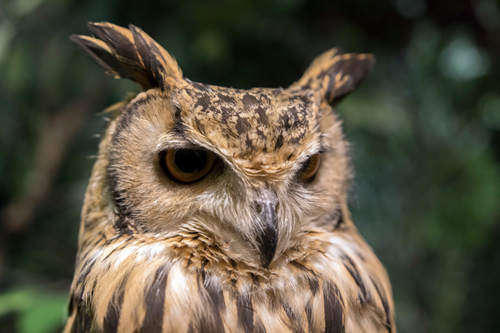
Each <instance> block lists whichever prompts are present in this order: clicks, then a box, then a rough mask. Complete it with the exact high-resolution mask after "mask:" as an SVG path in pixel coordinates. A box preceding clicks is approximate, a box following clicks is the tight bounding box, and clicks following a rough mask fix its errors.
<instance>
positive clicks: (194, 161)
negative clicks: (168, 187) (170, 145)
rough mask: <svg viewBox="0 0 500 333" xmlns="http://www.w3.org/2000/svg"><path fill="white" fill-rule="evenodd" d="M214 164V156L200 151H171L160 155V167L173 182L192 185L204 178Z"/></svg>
mask: <svg viewBox="0 0 500 333" xmlns="http://www.w3.org/2000/svg"><path fill="white" fill-rule="evenodd" d="M214 162H215V154H214V153H211V152H209V151H206V150H202V149H172V150H166V151H162V152H161V153H160V166H161V168H162V169H163V171H164V172H165V173H166V174H167V175H168V176H169V177H170V178H172V179H173V180H175V181H178V182H180V183H186V184H188V183H193V182H196V181H198V180H201V179H202V178H203V177H204V176H206V175H207V174H208V173H209V172H210V170H212V167H213V166H214Z"/></svg>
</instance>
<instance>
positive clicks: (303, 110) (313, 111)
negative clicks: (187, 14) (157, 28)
mask: <svg viewBox="0 0 500 333" xmlns="http://www.w3.org/2000/svg"><path fill="white" fill-rule="evenodd" d="M89 27H90V31H91V33H92V35H93V36H92V37H91V36H84V35H76V36H72V40H73V41H75V42H76V43H77V44H79V46H81V47H82V48H83V49H84V50H85V51H86V52H87V53H88V54H90V55H91V56H92V57H93V58H94V60H95V61H96V62H97V63H98V64H100V65H101V66H102V67H103V68H104V69H105V70H106V71H107V72H108V73H110V74H112V75H114V76H115V77H120V78H127V79H130V80H132V81H134V82H136V83H138V84H139V85H140V86H141V87H142V91H141V92H140V93H138V94H137V95H136V96H135V97H134V98H132V99H130V100H127V101H124V102H122V103H121V104H120V105H119V107H117V108H115V109H116V111H115V112H114V118H113V119H112V120H111V121H110V122H109V126H108V127H107V129H106V131H105V134H104V135H103V136H102V141H101V142H100V145H99V153H98V157H97V160H96V162H95V165H94V167H93V170H92V174H91V177H90V180H89V184H88V188H87V192H86V195H85V202H84V205H83V209H82V219H81V225H80V231H79V241H78V253H77V260H76V268H75V274H74V279H73V282H72V285H71V291H70V301H69V317H68V319H67V322H66V326H65V329H64V332H66V333H69V332H106V333H108V332H120V333H122V332H123V333H125V332H130V333H132V332H151V333H155V332H336V333H337V332H396V328H395V325H394V315H393V301H392V295H391V293H392V292H391V286H390V282H389V279H388V276H387V274H386V272H385V270H384V267H383V266H382V264H381V263H380V261H379V260H378V259H377V257H376V256H375V254H374V253H373V251H372V250H371V248H370V247H369V246H368V245H367V243H366V242H365V241H364V240H363V238H362V237H361V236H360V234H359V233H358V231H357V229H356V227H355V225H354V224H353V222H352V220H351V216H350V213H349V210H348V205H347V192H348V187H349V183H350V180H351V178H352V171H351V167H350V158H349V149H348V144H347V142H346V140H345V139H344V135H343V133H342V126H341V121H340V120H339V118H338V115H337V114H336V113H335V112H334V110H333V109H332V107H333V106H334V105H335V104H336V103H338V102H339V101H340V100H341V99H342V98H343V97H344V96H346V95H347V94H348V93H349V92H351V91H352V90H354V89H355V88H356V87H357V86H358V84H359V83H360V82H361V80H362V79H363V78H364V77H365V76H366V74H367V73H368V72H369V71H370V69H371V68H372V66H373V64H374V58H373V56H372V55H369V54H352V53H342V52H341V51H339V50H338V49H331V50H329V51H327V52H325V53H323V54H321V55H320V56H319V57H317V58H316V59H315V60H314V61H313V62H312V64H311V65H310V66H309V68H308V69H307V70H306V71H305V73H304V74H303V75H302V77H301V78H300V79H299V80H298V81H296V82H295V83H293V84H292V85H291V86H289V87H287V88H253V89H248V90H243V89H235V88H227V87H220V86H214V85H209V84H204V83H199V82H194V81H191V80H189V79H188V78H186V77H185V76H184V75H183V73H182V71H181V69H180V68H179V66H178V65H177V63H176V61H175V59H174V58H173V57H172V56H171V55H170V54H169V53H168V52H167V51H166V50H165V49H164V48H163V47H162V46H160V45H159V44H158V43H157V42H155V41H154V40H153V39H152V38H151V37H150V36H148V35H147V34H146V33H145V32H143V31H142V30H141V29H139V28H137V27H135V26H133V25H131V26H129V27H128V28H124V27H120V26H116V25H113V24H110V23H91V24H89Z"/></svg>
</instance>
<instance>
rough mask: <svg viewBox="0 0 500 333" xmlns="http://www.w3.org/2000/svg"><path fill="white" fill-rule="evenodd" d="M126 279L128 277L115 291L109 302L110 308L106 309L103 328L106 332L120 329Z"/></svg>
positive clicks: (112, 332) (113, 332)
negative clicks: (119, 323)
mask: <svg viewBox="0 0 500 333" xmlns="http://www.w3.org/2000/svg"><path fill="white" fill-rule="evenodd" d="M126 281H127V279H124V280H123V281H122V282H121V283H120V287H119V288H118V289H117V290H116V291H115V292H114V294H113V297H112V298H111V300H110V301H109V303H108V309H107V310H106V316H105V317H104V323H103V329H104V332H106V333H115V332H117V330H118V322H119V321H120V315H121V311H122V305H123V297H124V295H125V283H126Z"/></svg>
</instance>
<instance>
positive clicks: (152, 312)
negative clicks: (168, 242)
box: [139, 263, 172, 333]
mask: <svg viewBox="0 0 500 333" xmlns="http://www.w3.org/2000/svg"><path fill="white" fill-rule="evenodd" d="M171 267H172V265H171V264H170V263H167V264H165V265H163V266H161V267H159V268H158V269H157V270H156V273H155V277H154V280H153V283H152V284H151V286H150V287H149V289H148V290H146V294H145V298H144V299H145V300H146V315H145V317H144V321H143V323H142V327H141V329H140V330H139V333H149V332H161V331H162V326H163V312H164V307H165V288H166V286H167V280H168V273H169V271H170V268H171Z"/></svg>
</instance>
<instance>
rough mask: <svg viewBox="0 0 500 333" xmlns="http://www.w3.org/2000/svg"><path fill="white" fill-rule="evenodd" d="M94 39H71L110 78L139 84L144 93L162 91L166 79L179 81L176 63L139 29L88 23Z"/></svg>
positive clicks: (180, 78)
mask: <svg viewBox="0 0 500 333" xmlns="http://www.w3.org/2000/svg"><path fill="white" fill-rule="evenodd" d="M89 30H90V31H91V32H92V33H93V34H94V35H95V36H96V37H89V36H82V35H72V36H71V38H70V39H71V40H72V41H73V42H75V43H77V44H78V45H79V46H80V47H82V48H83V49H84V50H85V51H86V52H87V53H88V54H90V56H92V58H93V59H94V60H95V61H96V62H97V63H98V64H99V65H101V66H102V67H104V69H106V71H107V72H108V73H109V74H112V75H114V76H116V77H122V78H127V79H130V80H132V81H135V82H137V83H139V84H140V85H141V86H142V87H143V89H149V88H153V87H160V88H164V87H165V86H166V85H167V82H168V80H167V79H168V78H169V77H170V78H173V79H176V80H182V71H181V69H180V68H179V66H178V65H177V62H176V61H175V59H174V58H173V57H172V56H171V55H170V54H169V53H168V52H167V51H165V49H163V48H162V47H161V46H160V45H159V44H158V43H157V42H155V41H154V40H153V39H152V38H151V37H150V36H148V35H147V34H146V33H145V32H144V31H142V30H141V29H139V28H137V27H134V26H132V25H131V26H130V29H126V28H123V27H120V26H117V25H114V24H111V23H107V22H101V23H89Z"/></svg>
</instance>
